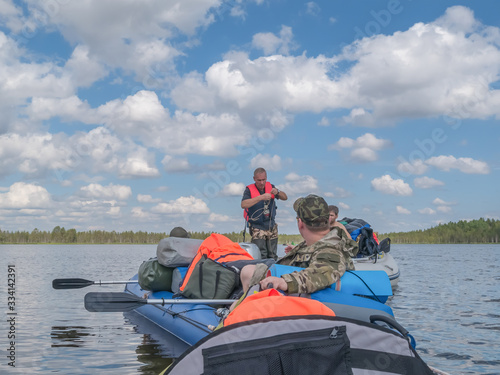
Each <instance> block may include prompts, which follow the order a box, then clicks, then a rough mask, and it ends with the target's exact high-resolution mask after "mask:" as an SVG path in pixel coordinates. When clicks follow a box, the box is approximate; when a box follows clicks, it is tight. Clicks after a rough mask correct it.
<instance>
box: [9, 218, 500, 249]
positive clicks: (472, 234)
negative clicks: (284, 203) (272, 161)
mask: <svg viewBox="0 0 500 375" xmlns="http://www.w3.org/2000/svg"><path fill="white" fill-rule="evenodd" d="M212 233H214V232H190V234H191V238H196V239H201V240H204V239H205V238H207V237H208V236H210V234H212ZM222 234H224V235H225V236H226V237H228V238H229V239H230V240H232V241H235V242H245V241H246V242H250V239H251V238H250V235H249V234H248V233H246V235H245V238H243V232H231V233H222ZM165 237H168V235H167V234H166V233H164V232H163V233H154V232H143V231H138V232H133V231H126V232H115V231H112V232H106V231H102V230H89V231H84V232H77V231H76V230H75V229H67V230H66V229H64V227H59V226H56V227H55V228H54V229H53V230H52V231H51V232H48V231H41V230H38V229H36V228H35V229H33V231H31V232H27V231H16V232H8V231H2V230H1V229H0V244H2V243H3V244H5V243H10V244H55V243H56V244H58V243H60V244H157V243H158V242H160V240H161V239H163V238H165ZM385 237H390V238H391V242H392V243H402V244H410V243H413V244H418V243H422V244H424V243H425V244H430V243H438V244H441V243H452V244H458V243H499V240H500V220H492V219H486V220H485V219H483V218H481V219H479V220H472V221H463V220H461V221H459V222H457V223H452V222H450V223H448V224H440V225H438V226H436V227H432V228H429V229H425V230H415V231H411V232H398V233H384V234H379V235H378V238H380V239H383V238H385ZM301 241H302V237H301V236H300V234H280V235H279V238H278V242H279V243H280V244H284V243H288V244H291V243H294V244H298V243H299V242H301Z"/></svg>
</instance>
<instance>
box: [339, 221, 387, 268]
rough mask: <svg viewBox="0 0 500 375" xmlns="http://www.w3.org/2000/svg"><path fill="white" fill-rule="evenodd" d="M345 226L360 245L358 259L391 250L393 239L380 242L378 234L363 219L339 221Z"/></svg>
mask: <svg viewBox="0 0 500 375" xmlns="http://www.w3.org/2000/svg"><path fill="white" fill-rule="evenodd" d="M339 223H341V224H343V225H344V226H345V228H346V229H347V231H348V232H349V234H350V235H351V238H352V239H353V240H354V241H356V242H357V243H358V247H359V251H358V255H357V257H358V258H362V257H367V256H372V255H375V254H379V253H381V252H384V253H388V252H389V251H390V250H391V239H390V238H384V239H383V240H382V241H379V240H378V237H377V232H374V231H373V228H372V227H371V225H370V224H368V223H367V222H366V221H364V220H363V219H351V218H348V217H344V218H343V219H342V220H339Z"/></svg>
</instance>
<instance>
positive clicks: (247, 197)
mask: <svg viewBox="0 0 500 375" xmlns="http://www.w3.org/2000/svg"><path fill="white" fill-rule="evenodd" d="M253 180H254V181H255V183H253V184H250V185H248V186H247V187H246V189H245V192H244V193H243V198H242V199H241V208H243V209H244V210H245V211H244V217H245V220H246V221H247V223H248V229H249V232H250V235H251V236H252V242H253V243H254V244H256V245H257V246H258V247H259V249H260V255H261V258H262V259H266V258H273V259H275V260H276V259H277V258H278V255H277V250H278V225H277V224H276V222H275V217H276V208H277V207H276V199H280V200H283V201H286V200H287V199H288V197H287V195H286V193H285V192H283V191H280V190H278V189H277V188H276V187H275V186H274V185H272V184H271V183H270V182H268V181H267V173H266V170H265V169H264V168H257V169H256V170H255V171H254V172H253Z"/></svg>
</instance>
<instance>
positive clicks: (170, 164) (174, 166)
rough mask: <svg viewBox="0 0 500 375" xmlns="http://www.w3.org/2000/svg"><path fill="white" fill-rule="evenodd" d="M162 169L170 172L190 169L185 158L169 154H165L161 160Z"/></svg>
mask: <svg viewBox="0 0 500 375" xmlns="http://www.w3.org/2000/svg"><path fill="white" fill-rule="evenodd" d="M161 163H162V164H163V169H165V171H167V172H170V173H175V172H188V171H190V170H191V169H192V167H191V165H190V164H189V161H188V159H187V158H174V157H173V156H170V155H165V157H164V158H163V160H162V161H161Z"/></svg>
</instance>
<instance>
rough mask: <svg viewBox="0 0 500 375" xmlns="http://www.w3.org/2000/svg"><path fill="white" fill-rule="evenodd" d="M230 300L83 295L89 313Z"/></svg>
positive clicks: (215, 302)
mask: <svg viewBox="0 0 500 375" xmlns="http://www.w3.org/2000/svg"><path fill="white" fill-rule="evenodd" d="M234 301H235V300H232V299H184V298H182V299H164V298H162V299H146V298H141V297H137V296H135V295H133V294H130V293H125V292H118V293H117V292H105V293H97V292H90V293H87V294H86V295H85V309H86V310H87V311H90V312H123V311H130V310H134V309H136V308H138V307H141V306H144V305H146V304H150V305H162V306H163V305H170V304H209V305H230V304H232V303H233V302H234Z"/></svg>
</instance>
